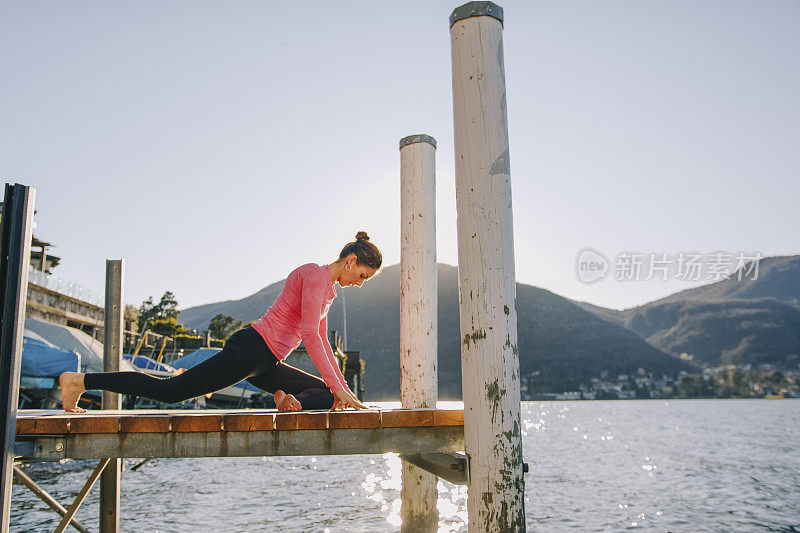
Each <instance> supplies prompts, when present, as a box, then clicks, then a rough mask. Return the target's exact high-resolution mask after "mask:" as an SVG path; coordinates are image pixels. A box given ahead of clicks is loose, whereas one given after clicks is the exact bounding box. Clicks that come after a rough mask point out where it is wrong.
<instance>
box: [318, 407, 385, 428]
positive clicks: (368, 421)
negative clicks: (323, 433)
mask: <svg viewBox="0 0 800 533" xmlns="http://www.w3.org/2000/svg"><path fill="white" fill-rule="evenodd" d="M328 427H329V428H330V429H362V428H379V427H381V412H380V411H331V412H330V413H328Z"/></svg>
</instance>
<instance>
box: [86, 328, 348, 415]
mask: <svg viewBox="0 0 800 533" xmlns="http://www.w3.org/2000/svg"><path fill="white" fill-rule="evenodd" d="M243 379H246V380H247V381H248V382H250V383H252V384H253V385H255V386H256V387H258V388H259V389H262V390H265V391H267V392H270V393H273V394H274V393H275V391H277V390H282V391H283V392H285V393H286V394H293V395H294V397H295V398H297V401H299V402H300V405H301V406H302V407H303V409H330V408H331V407H332V406H333V394H331V391H330V389H328V387H327V386H326V385H325V382H324V381H323V380H322V379H320V378H318V377H316V376H312V375H311V374H308V373H306V372H303V371H302V370H299V369H297V368H294V367H293V366H289V365H286V364H283V363H282V362H280V361H278V359H277V358H276V357H275V355H274V354H273V353H272V352H271V351H270V349H269V348H268V347H267V343H266V342H264V339H263V338H261V335H259V333H258V332H257V331H256V330H255V329H253V328H252V326H248V327H246V328H244V329H240V330H239V331H237V332H236V333H234V334H233V335H231V337H230V338H229V339H228V341H227V342H226V343H225V347H224V348H223V349H222V351H220V352H219V353H218V354H216V355H214V356H213V357H210V358H209V359H206V360H205V361H203V362H202V363H200V364H199V365H197V366H194V367H192V368H190V369H189V370H187V371H186V372H184V373H183V374H180V375H178V376H175V377H173V378H168V379H159V378H154V377H152V376H148V375H146V374H142V373H141V372H103V373H97V374H86V377H85V378H84V381H83V383H84V386H85V387H86V389H87V390H107V391H111V392H118V393H120V394H132V395H135V396H144V397H145V398H151V399H153V400H158V401H160V402H164V403H177V402H180V401H183V400H188V399H189V398H194V397H196V396H202V395H203V394H208V393H209V392H216V391H218V390H221V389H224V388H226V387H230V386H231V385H234V384H236V383H239V382H240V381H241V380H243Z"/></svg>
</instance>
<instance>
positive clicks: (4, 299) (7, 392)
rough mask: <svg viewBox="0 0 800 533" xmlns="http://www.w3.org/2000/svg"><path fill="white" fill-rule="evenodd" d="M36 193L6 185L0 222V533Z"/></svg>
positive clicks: (7, 499)
mask: <svg viewBox="0 0 800 533" xmlns="http://www.w3.org/2000/svg"><path fill="white" fill-rule="evenodd" d="M35 199H36V190H35V189H34V188H32V187H26V186H25V185H19V184H15V185H10V184H6V187H5V197H4V200H3V215H2V216H3V219H2V223H0V313H2V315H0V448H2V453H3V457H2V459H0V462H2V467H1V470H2V472H0V532H2V533H7V532H8V528H9V518H8V517H9V515H10V514H11V513H10V509H11V483H12V480H13V478H14V434H15V433H16V429H17V427H16V426H17V402H18V401H19V372H20V366H21V364H22V335H23V328H24V326H25V298H26V296H27V291H28V265H29V264H30V256H31V232H32V227H33V206H34V203H35Z"/></svg>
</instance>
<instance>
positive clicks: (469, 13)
mask: <svg viewBox="0 0 800 533" xmlns="http://www.w3.org/2000/svg"><path fill="white" fill-rule="evenodd" d="M481 16H487V17H492V18H496V19H497V20H499V21H500V24H503V8H502V7H500V6H498V5H497V4H495V3H494V2H467V3H466V4H464V5H463V6H459V7H457V8H455V9H454V10H453V13H452V14H451V15H450V27H451V28H452V27H453V24H455V23H456V22H458V21H459V20H464V19H468V18H470V17H481Z"/></svg>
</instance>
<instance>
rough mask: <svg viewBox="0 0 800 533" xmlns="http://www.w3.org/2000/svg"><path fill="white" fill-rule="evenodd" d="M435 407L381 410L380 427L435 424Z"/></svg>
mask: <svg viewBox="0 0 800 533" xmlns="http://www.w3.org/2000/svg"><path fill="white" fill-rule="evenodd" d="M434 411H435V409H392V410H388V411H381V427H385V428H399V427H420V426H433V425H435V422H434V416H433V412H434Z"/></svg>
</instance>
